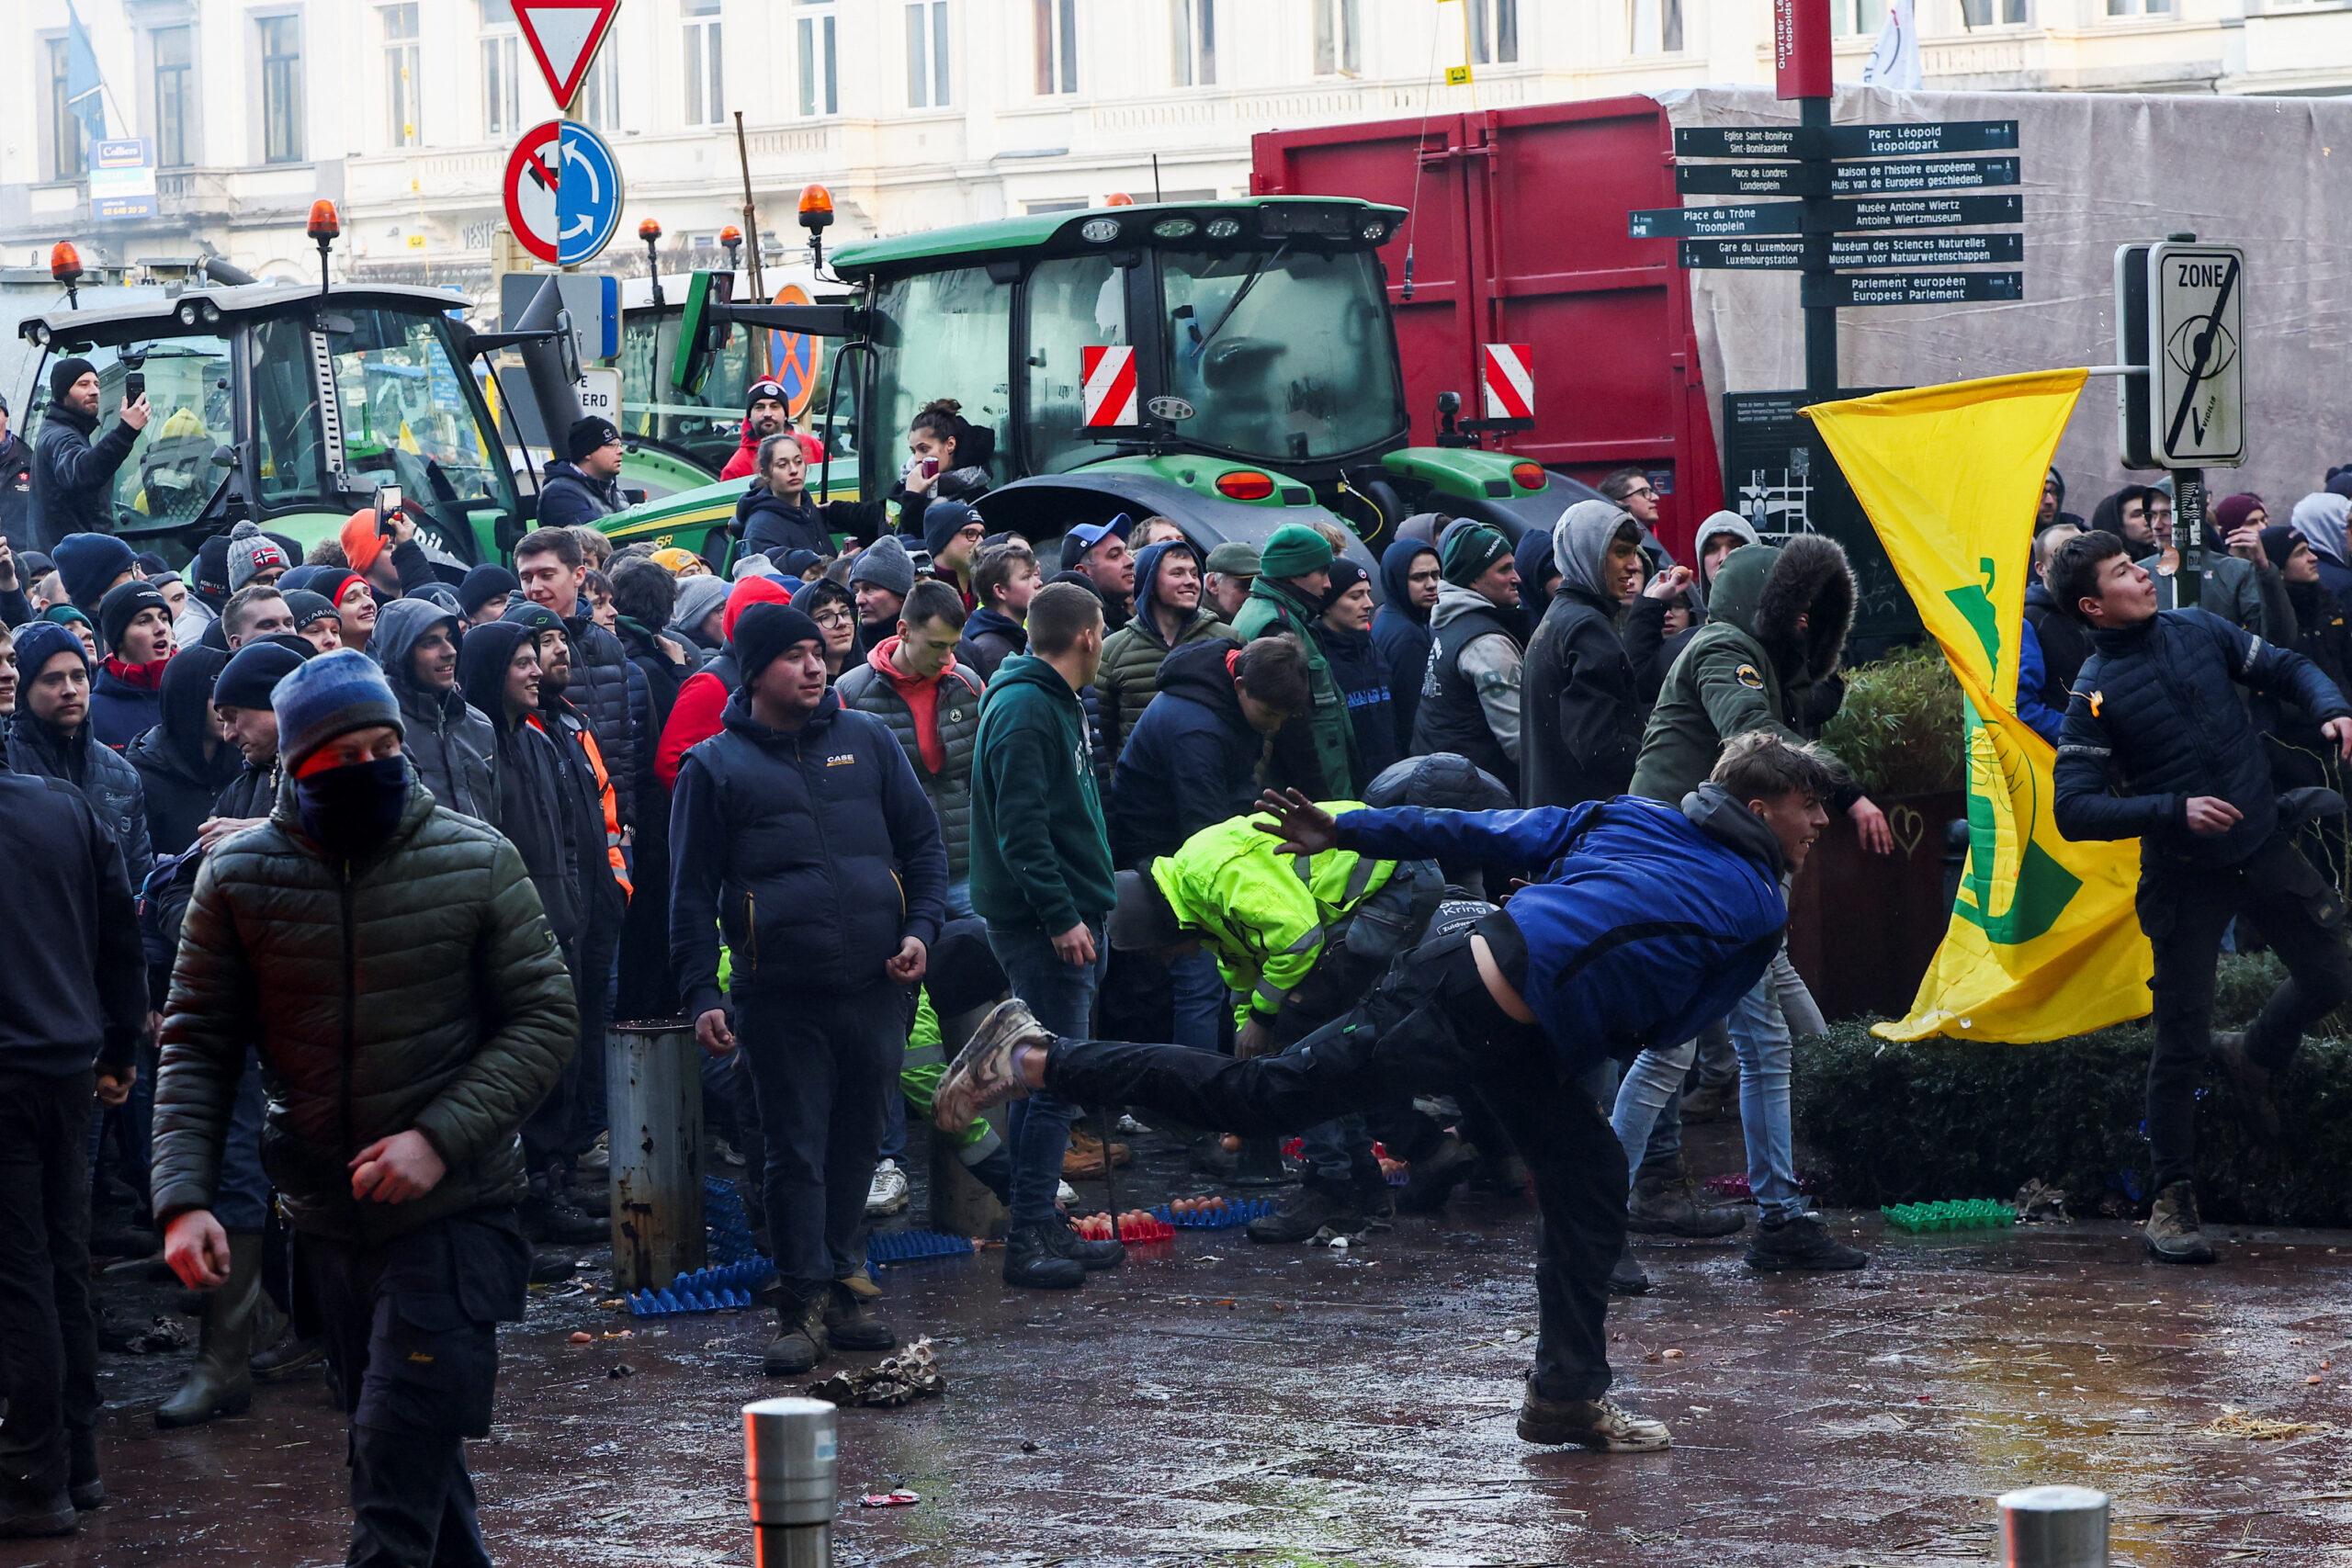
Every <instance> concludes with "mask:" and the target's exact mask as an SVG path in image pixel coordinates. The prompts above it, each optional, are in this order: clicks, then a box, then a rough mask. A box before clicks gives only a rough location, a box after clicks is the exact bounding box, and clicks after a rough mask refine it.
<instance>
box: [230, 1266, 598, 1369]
mask: <svg viewBox="0 0 2352 1568" xmlns="http://www.w3.org/2000/svg"><path fill="white" fill-rule="evenodd" d="M565 1272H566V1273H570V1272H571V1270H570V1269H566V1270H565ZM325 1359H327V1347H326V1341H324V1340H322V1339H304V1338H302V1337H300V1336H299V1335H295V1334H291V1333H289V1334H288V1335H286V1336H285V1337H283V1338H281V1339H279V1340H278V1342H277V1344H275V1345H272V1346H271V1347H270V1348H268V1349H266V1350H263V1351H259V1352H257V1353H256V1354H255V1355H254V1359H253V1360H252V1362H251V1363H250V1364H251V1366H252V1367H253V1372H254V1379H255V1380H256V1381H258V1382H287V1381H288V1379H291V1378H297V1377H300V1376H301V1375H302V1374H303V1373H304V1372H307V1371H310V1370H311V1368H312V1367H315V1366H317V1365H318V1364H319V1363H320V1362H322V1361H323V1360H325Z"/></svg>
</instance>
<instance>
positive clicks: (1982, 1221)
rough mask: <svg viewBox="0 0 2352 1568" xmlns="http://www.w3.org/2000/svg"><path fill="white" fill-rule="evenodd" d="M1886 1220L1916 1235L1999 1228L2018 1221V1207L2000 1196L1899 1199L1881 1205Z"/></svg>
mask: <svg viewBox="0 0 2352 1568" xmlns="http://www.w3.org/2000/svg"><path fill="white" fill-rule="evenodd" d="M1879 1213H1882V1214H1883V1215H1885V1216H1886V1223H1887V1224H1889V1225H1891V1226H1893V1227H1894V1229H1896V1230H1899V1231H1908V1232H1910V1233H1911V1234H1913V1235H1926V1234H1928V1233H1930V1232H1937V1231H1986V1230H1999V1229H2003V1228H2006V1227H2007V1226H2010V1225H2014V1224H2017V1223H2018V1213H2017V1210H2015V1209H2014V1208H2012V1207H2010V1206H2009V1205H2008V1204H2007V1203H2004V1202H2002V1201H2000V1200H1999V1199H1997V1198H1961V1199H1955V1200H1953V1201H1950V1202H1944V1203H1896V1204H1894V1205H1892V1206H1890V1207H1886V1208H1882V1209H1881V1210H1879Z"/></svg>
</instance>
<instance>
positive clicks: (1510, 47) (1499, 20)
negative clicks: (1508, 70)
mask: <svg viewBox="0 0 2352 1568" xmlns="http://www.w3.org/2000/svg"><path fill="white" fill-rule="evenodd" d="M1464 4H1465V5H1466V6H1469V8H1470V58H1471V60H1472V61H1473V62H1476V63H1477V64H1480V65H1513V64H1516V63H1518V61H1519V0H1464Z"/></svg>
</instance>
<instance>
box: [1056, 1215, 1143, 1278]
mask: <svg viewBox="0 0 2352 1568" xmlns="http://www.w3.org/2000/svg"><path fill="white" fill-rule="evenodd" d="M1046 1245H1047V1246H1049V1247H1052V1248H1053V1250H1054V1256H1055V1257H1057V1258H1069V1260H1070V1261H1072V1262H1074V1263H1076V1264H1077V1265H1078V1266H1079V1267H1080V1269H1085V1270H1086V1271H1087V1272H1088V1273H1090V1274H1092V1273H1095V1272H1097V1271H1098V1270H1100V1269H1116V1268H1117V1267H1118V1266H1119V1265H1120V1264H1122V1263H1125V1261H1126V1260H1127V1249H1126V1247H1125V1245H1123V1244H1122V1243H1119V1242H1115V1241H1089V1240H1087V1239H1086V1238H1085V1237H1084V1236H1082V1235H1079V1234H1078V1227H1077V1226H1076V1225H1073V1224H1070V1222H1069V1215H1068V1214H1056V1215H1055V1216H1054V1218H1053V1223H1052V1224H1048V1225H1047V1226H1046Z"/></svg>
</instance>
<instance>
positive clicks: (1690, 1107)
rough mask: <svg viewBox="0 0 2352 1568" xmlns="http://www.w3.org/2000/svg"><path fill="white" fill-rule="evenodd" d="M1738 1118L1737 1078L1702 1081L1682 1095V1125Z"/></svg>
mask: <svg viewBox="0 0 2352 1568" xmlns="http://www.w3.org/2000/svg"><path fill="white" fill-rule="evenodd" d="M1738 1120H1739V1080H1738V1079H1737V1078H1725V1079H1724V1080H1723V1081H1722V1082H1721V1083H1702V1084H1701V1085H1700V1086H1699V1087H1698V1088H1697V1089H1692V1090H1691V1092H1690V1093H1689V1094H1686V1095H1684V1096H1683V1097H1682V1122H1683V1125H1685V1126H1690V1125H1691V1124H1693V1123H1698V1122H1736V1121H1738Z"/></svg>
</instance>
